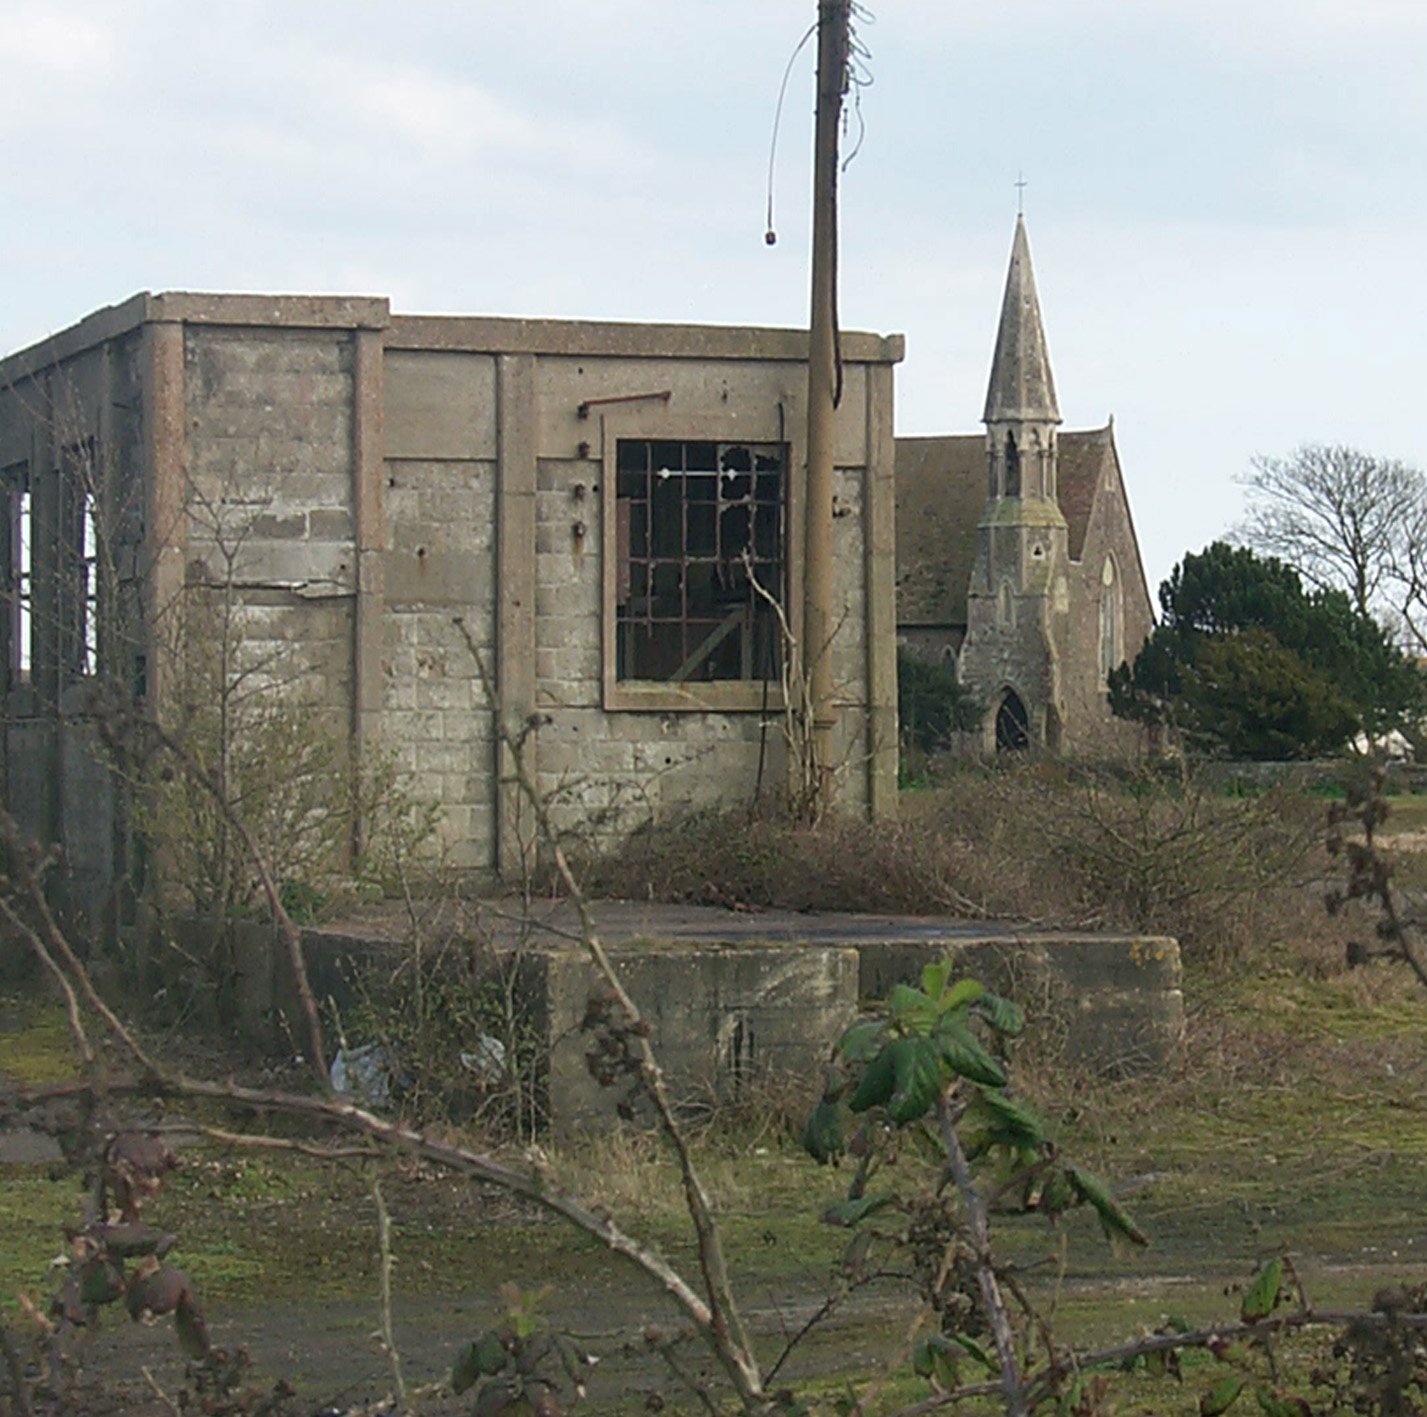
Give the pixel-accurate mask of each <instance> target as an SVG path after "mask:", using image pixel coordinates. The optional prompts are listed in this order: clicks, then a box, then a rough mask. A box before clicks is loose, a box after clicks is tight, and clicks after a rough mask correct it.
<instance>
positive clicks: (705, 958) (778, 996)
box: [184, 901, 1184, 1132]
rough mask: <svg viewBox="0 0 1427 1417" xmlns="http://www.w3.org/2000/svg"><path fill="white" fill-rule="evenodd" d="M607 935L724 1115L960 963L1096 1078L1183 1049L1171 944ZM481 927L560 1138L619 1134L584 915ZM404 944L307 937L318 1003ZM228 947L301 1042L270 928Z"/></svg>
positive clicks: (969, 935) (664, 1051)
mask: <svg viewBox="0 0 1427 1417" xmlns="http://www.w3.org/2000/svg"><path fill="white" fill-rule="evenodd" d="M594 917H595V922H596V925H597V928H598V930H599V933H600V936H601V939H602V940H603V942H604V944H605V946H606V948H607V949H608V951H609V953H610V956H611V958H612V960H613V962H614V965H615V968H616V969H617V970H618V971H619V973H620V977H621V979H622V980H623V981H624V983H625V986H626V987H627V989H628V990H629V993H630V995H631V996H632V997H633V998H634V999H635V1001H636V1002H637V1003H638V1005H639V1007H640V1008H641V1009H642V1010H643V1011H644V1012H645V1013H646V1015H647V1017H648V1021H649V1023H650V1025H651V1028H652V1030H653V1041H654V1044H655V1048H656V1050H657V1052H658V1053H659V1056H660V1058H661V1060H662V1062H663V1065H664V1067H665V1070H666V1073H667V1075H668V1077H669V1079H670V1081H671V1085H672V1087H673V1089H674V1091H675V1093H676V1094H678V1095H680V1096H684V1097H694V1096H701V1097H706V1098H718V1099H721V1100H728V1099H731V1098H735V1097H737V1096H738V1095H739V1094H740V1093H741V1092H742V1091H743V1090H745V1089H746V1088H748V1087H749V1086H751V1085H753V1084H754V1082H755V1081H756V1080H759V1079H764V1078H767V1077H769V1076H776V1075H785V1076H786V1075H789V1074H792V1075H798V1076H801V1077H804V1078H807V1079H812V1078H813V1077H815V1076H816V1069H817V1067H818V1066H819V1064H820V1063H821V1062H822V1061H823V1060H824V1058H825V1057H826V1055H827V1051H828V1048H829V1047H830V1045H831V1043H832V1041H833V1040H834V1039H835V1038H836V1037H837V1035H838V1033H839V1032H840V1031H841V1029H842V1028H843V1027H845V1026H846V1024H847V1023H848V1022H849V1021H850V1020H851V1019H852V1018H853V1017H854V1016H855V1014H856V1012H857V1009H858V1006H859V1002H861V1003H867V1002H869V1001H871V1000H875V999H880V998H884V997H885V996H886V994H887V993H888V992H889V991H890V989H891V988H892V986H893V985H894V984H896V983H898V982H901V981H907V982H913V981H915V980H916V978H917V977H918V975H919V974H920V972H921V969H922V966H923V965H925V964H926V963H928V962H930V961H933V960H939V959H942V958H945V957H947V956H951V957H953V958H955V959H956V960H957V962H958V967H959V968H961V969H962V970H963V971H964V972H965V973H967V974H970V975H975V976H976V977H978V978H980V979H982V980H983V981H984V982H986V983H987V984H988V985H989V986H991V987H993V988H996V989H998V990H1000V991H1002V992H1005V993H1007V994H1009V995H1010V996H1011V997H1013V998H1015V999H1017V1000H1018V1001H1019V1002H1020V1003H1021V1004H1022V1005H1023V1006H1024V1007H1025V1009H1026V1011H1027V1013H1028V1015H1029V1017H1030V1023H1031V1027H1032V1028H1034V1029H1036V1030H1038V1031H1040V1032H1042V1033H1044V1032H1045V1031H1047V1030H1048V1031H1049V1032H1050V1034H1051V1036H1052V1037H1053V1038H1055V1039H1056V1040H1057V1041H1059V1042H1060V1044H1061V1045H1062V1047H1063V1049H1064V1052H1065V1056H1067V1057H1068V1058H1070V1059H1073V1060H1075V1061H1077V1062H1079V1063H1082V1064H1084V1065H1086V1066H1089V1067H1092V1068H1096V1069H1098V1070H1101V1071H1107V1072H1115V1073H1125V1072H1136V1071H1144V1070H1151V1069H1154V1068H1159V1067H1164V1066H1166V1065H1167V1064H1168V1063H1170V1062H1171V1061H1172V1059H1173V1058H1174V1056H1175V1054H1176V1052H1177V1050H1178V1048H1179V1047H1180V1044H1181V1042H1182V1038H1183V1030H1184V1000H1183V994H1182V991H1181V971H1180V959H1179V946H1178V944H1177V943H1176V942H1175V941H1174V940H1172V939H1170V938H1168V937H1165V936H1106V935H1087V934H1073V933H1059V934H1057V933H1055V932H1051V931H1036V930H1018V929H1016V928H1014V927H1011V926H1001V925H987V924H985V923H984V922H966V921H955V920H942V919H930V918H924V917H917V916H887V915H846V914H826V915H811V914H809V915H804V914H796V913H792V912H787V911H759V912H750V913H747V914H736V913H732V912H729V911H725V910H718V909H713V908H709V907H702V906H671V905H639V904H630V903H623V902H600V903H597V904H596V905H595V906H594ZM476 920H477V925H476V927H475V928H474V929H473V930H471V931H469V933H470V934H471V936H472V938H473V939H476V940H478V941H479V942H481V943H483V944H484V945H485V946H486V947H487V948H488V950H489V954H488V956H487V958H488V960H489V963H490V968H491V969H492V970H495V969H498V968H499V967H501V963H502V961H503V960H510V959H511V958H512V957H513V956H514V955H515V952H516V950H517V948H519V950H520V959H519V987H518V992H519V994H520V996H521V1001H522V1008H523V1011H524V1012H525V1014H526V1016H527V1017H528V1018H529V1019H530V1020H531V1022H532V1025H533V1026H534V1028H535V1029H536V1032H537V1034H538V1038H539V1048H538V1050H537V1051H538V1053H539V1055H540V1056H541V1057H542V1058H543V1059H544V1060H545V1063H544V1069H543V1077H542V1087H541V1091H542V1092H543V1094H544V1096H545V1100H546V1105H547V1108H548V1114H549V1118H550V1122H551V1125H552V1127H554V1128H555V1130H556V1131H562V1132H568V1131H569V1130H571V1129H574V1128H578V1127H580V1126H582V1125H586V1124H589V1123H591V1122H594V1121H597V1120H599V1119H600V1118H604V1117H608V1116H609V1115H610V1114H611V1112H612V1111H613V1109H614V1106H615V1103H616V1101H617V1100H618V1095H619V1094H618V1093H617V1092H616V1091H613V1090H607V1089H602V1088H600V1087H599V1086H598V1085H597V1084H596V1082H595V1081H594V1079H593V1078H592V1077H591V1076H590V1074H589V1070H588V1068H587V1066H586V1063H585V1056H586V1053H587V1052H588V1051H589V1047H590V1042H591V1038H590V1034H589V1033H588V1031H586V1030H585V1029H584V1027H583V1023H584V1019H585V1015H586V1009H587V1004H588V1001H589V998H590V992H591V987H592V985H593V984H594V983H595V976H594V973H593V970H592V969H591V966H590V964H589V962H588V960H587V958H586V956H585V954H584V952H583V949H582V947H581V946H580V945H579V944H578V942H577V940H576V938H574V937H575V936H576V935H577V932H578V919H577V917H576V914H575V912H574V910H573V909H572V908H571V907H570V906H569V905H566V904H563V903H558V902H556V903H543V904H542V903H537V904H536V905H535V906H534V908H533V910H532V911H531V912H530V914H529V916H528V917H526V916H523V915H522V912H521V910H520V908H519V906H518V904H517V903H515V902H510V901H491V902H487V903H486V904H484V905H483V906H481V907H480V908H479V909H478V910H477V912H476ZM202 935H203V931H202V930H201V928H199V927H196V926H194V927H190V928H189V929H188V930H187V931H186V932H185V936H186V938H185V941H184V943H185V946H186V948H188V949H189V950H194V949H197V948H201V947H202V944H201V941H202ZM401 936H402V931H401V928H400V924H399V921H398V919H397V917H396V915H395V914H394V913H393V912H389V911H380V910H373V911H371V912H369V913H368V914H367V916H366V917H365V918H363V919H360V920H354V921H349V922H346V923H344V924H343V925H341V926H340V927H330V928H322V929H311V930H308V931H306V932H305V938H306V942H307V953H308V960H309V969H310V972H311V976H312V983H313V988H314V991H315V993H316V994H317V996H318V997H319V998H320V999H329V998H330V999H332V1000H334V1001H335V1002H336V1003H337V1004H338V1005H339V1006H343V1005H345V1004H347V1003H348V1002H349V1001H350V999H351V997H352V987H351V985H352V980H353V978H354V977H355V975H356V973H358V972H360V971H361V970H363V969H364V968H366V969H376V968H384V969H385V970H386V972H388V973H389V972H390V969H389V967H390V964H391V960H392V954H393V951H396V950H399V949H400V948H401V945H400V941H401ZM231 940H232V945H231V948H232V959H233V962H234V967H235V970H236V981H235V988H234V991H233V999H234V1006H235V1009H236V1011H237V1013H238V1014H239V1016H240V1019H241V1020H242V1024H243V1026H244V1028H245V1029H246V1030H247V1032H248V1033H249V1035H250V1036H251V1037H252V1038H253V1039H254V1040H255V1041H259V1042H262V1043H264V1044H265V1045H266V1046H273V1045H280V1044H281V1041H282V1040H283V1039H285V1038H290V1037H292V1036H295V1035H294V1034H293V1033H292V1032H291V1025H292V1023H293V1021H295V1020H296V1018H297V1008H296V999H295V994H294V991H293V988H292V981H291V979H290V977H289V974H288V970H287V965H286V958H285V956H284V954H283V953H282V952H281V951H280V950H279V949H278V948H277V947H276V945H275V943H274V941H273V939H272V935H271V932H270V931H268V930H267V929H266V928H264V927H261V926H257V925H253V924H244V925H240V926H237V927H233V929H232V931H231ZM282 1020H286V1025H285V1026H284V1024H283V1022H282Z"/></svg>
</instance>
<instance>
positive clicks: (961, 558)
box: [897, 424, 1115, 625]
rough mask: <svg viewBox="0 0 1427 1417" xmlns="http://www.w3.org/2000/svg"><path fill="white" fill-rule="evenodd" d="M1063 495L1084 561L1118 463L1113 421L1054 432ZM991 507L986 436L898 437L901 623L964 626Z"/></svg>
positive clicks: (1074, 546)
mask: <svg viewBox="0 0 1427 1417" xmlns="http://www.w3.org/2000/svg"><path fill="white" fill-rule="evenodd" d="M1056 441H1057V443H1058V445H1059V449H1060V454H1059V458H1058V459H1057V466H1058V481H1057V489H1056V490H1057V492H1058V497H1057V500H1058V501H1059V503H1060V510H1061V511H1062V513H1064V515H1065V520H1066V524H1067V528H1068V541H1069V551H1070V559H1071V560H1072V561H1078V560H1080V555H1081V552H1082V551H1083V550H1084V547H1085V532H1086V528H1087V527H1088V526H1089V525H1090V513H1091V511H1092V509H1093V508H1094V505H1095V492H1096V489H1097V487H1098V486H1099V485H1100V481H1101V478H1102V476H1103V474H1104V472H1105V469H1106V467H1107V465H1109V466H1113V464H1114V458H1115V443H1114V431H1113V426H1112V425H1109V424H1107V425H1106V426H1105V427H1104V428H1091V429H1086V430H1084V431H1081V432H1064V433H1061V434H1060V435H1059V436H1058V438H1057V439H1056ZM985 506H986V436H985V434H983V433H959V434H952V435H950V436H940V437H931V438H898V439H897V622H898V624H903V625H965V624H966V593H967V590H968V588H969V586H970V584H971V569H972V566H973V564H974V562H975V560H976V524H977V522H978V521H979V520H980V519H981V513H982V511H983V509H984V508H985Z"/></svg>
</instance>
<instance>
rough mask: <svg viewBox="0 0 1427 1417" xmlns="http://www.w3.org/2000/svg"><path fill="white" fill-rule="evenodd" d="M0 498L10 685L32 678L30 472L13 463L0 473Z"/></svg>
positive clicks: (0, 629) (0, 571)
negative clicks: (0, 499)
mask: <svg viewBox="0 0 1427 1417" xmlns="http://www.w3.org/2000/svg"><path fill="white" fill-rule="evenodd" d="M0 495H3V496H4V498H5V506H6V510H7V512H8V523H9V535H8V536H7V537H5V538H4V540H3V542H0V555H3V558H4V559H3V565H0V590H2V591H3V595H4V606H5V610H4V618H3V625H0V634H3V638H4V655H3V667H4V670H5V672H6V680H7V682H8V683H10V684H17V683H21V682H24V681H27V680H28V679H29V677H30V639H31V625H32V622H33V612H32V605H31V599H30V586H31V577H30V555H31V548H32V547H33V545H34V540H35V533H34V513H33V510H32V505H33V504H32V503H31V500H30V470H29V467H28V466H27V465H26V464H25V463H14V464H12V465H11V466H10V467H7V468H5V469H3V471H0Z"/></svg>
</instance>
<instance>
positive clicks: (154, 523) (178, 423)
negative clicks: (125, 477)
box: [143, 321, 188, 711]
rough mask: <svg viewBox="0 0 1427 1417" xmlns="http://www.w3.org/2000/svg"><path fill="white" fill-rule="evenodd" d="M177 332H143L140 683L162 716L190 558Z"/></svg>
mask: <svg viewBox="0 0 1427 1417" xmlns="http://www.w3.org/2000/svg"><path fill="white" fill-rule="evenodd" d="M183 356H184V338H183V325H182V324H181V323H180V322H178V321H162V322H159V321H151V322H147V323H145V325H144V327H143V385H144V458H143V467H144V474H145V475H144V536H145V541H146V545H145V548H144V551H145V554H144V559H145V561H146V563H147V567H148V578H147V596H146V602H145V605H144V626H145V635H144V644H145V648H144V655H145V678H146V679H147V686H148V700H149V703H150V704H151V705H153V706H155V707H156V708H157V709H158V710H159V711H162V708H163V706H164V704H165V703H166V701H167V699H168V697H169V691H170V689H171V687H172V684H173V679H174V674H175V672H176V668H177V666H176V664H175V662H174V661H175V655H176V653H177V650H178V636H179V624H178V618H179V614H180V612H181V603H180V602H181V601H182V598H183V584H184V574H185V563H186V561H187V552H188V464H187V460H188V439H187V437H186V423H187V409H186V406H185V394H184V370H183Z"/></svg>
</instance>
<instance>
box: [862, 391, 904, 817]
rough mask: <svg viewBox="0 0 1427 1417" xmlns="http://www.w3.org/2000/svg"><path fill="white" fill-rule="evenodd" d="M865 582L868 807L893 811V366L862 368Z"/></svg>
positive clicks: (875, 811)
mask: <svg viewBox="0 0 1427 1417" xmlns="http://www.w3.org/2000/svg"><path fill="white" fill-rule="evenodd" d="M863 508H864V515H865V526H864V533H863V538H864V546H865V548H866V551H865V557H866V560H865V569H864V574H865V575H866V578H867V586H866V606H867V626H866V646H867V805H868V809H869V810H870V812H871V814H872V815H873V816H874V817H887V816H894V815H895V814H896V811H897V603H896V586H897V538H896V512H897V452H896V443H895V441H894V438H893V428H892V366H891V365H890V364H869V365H868V366H867V485H866V487H865V489H864V492H863Z"/></svg>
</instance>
